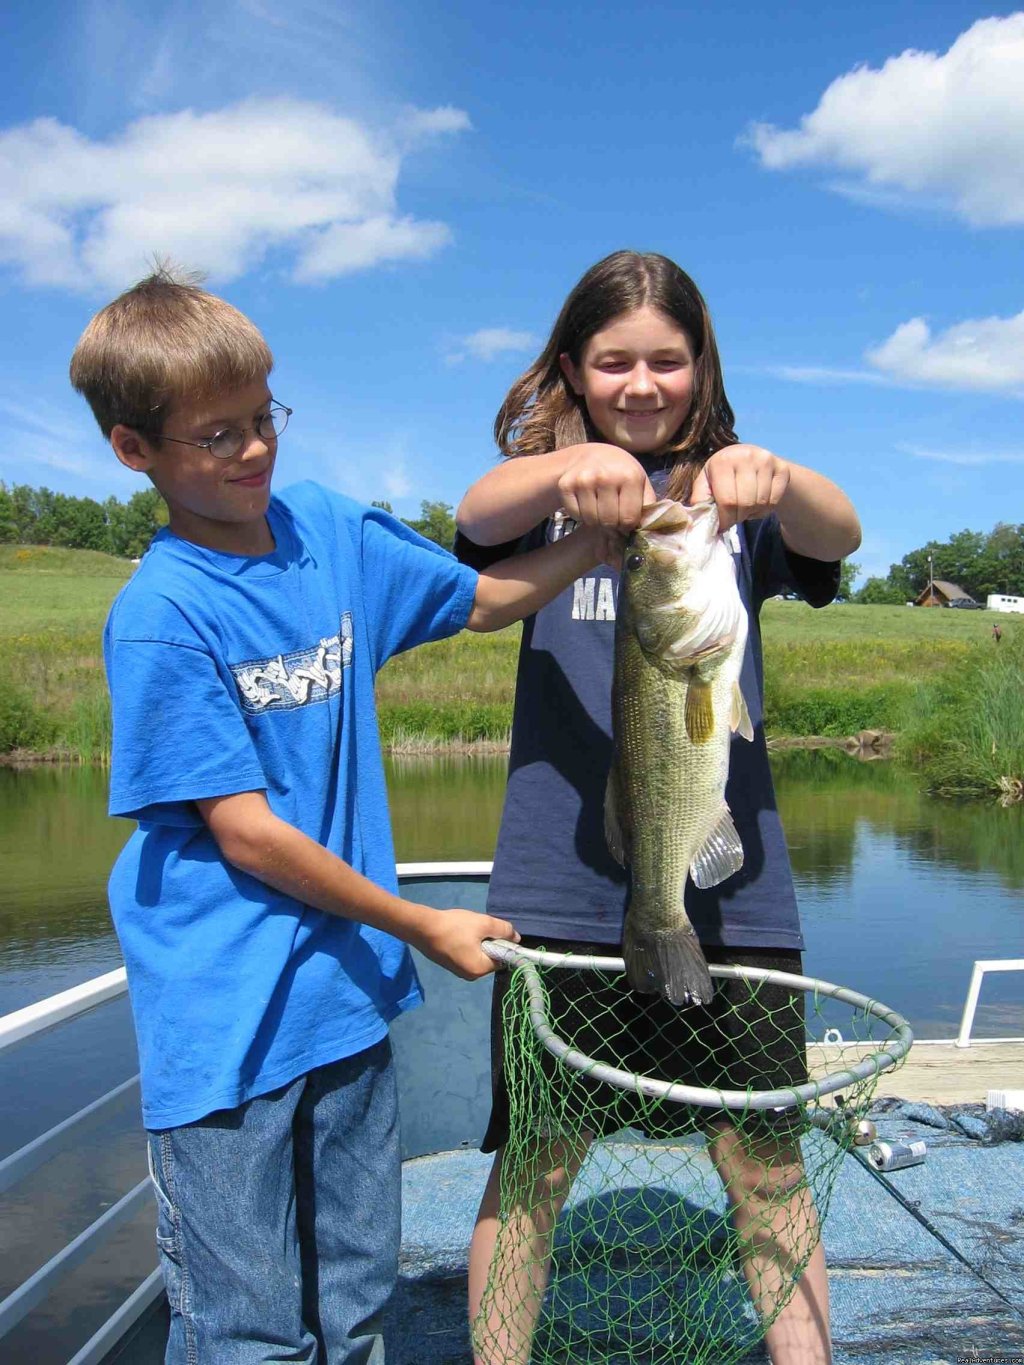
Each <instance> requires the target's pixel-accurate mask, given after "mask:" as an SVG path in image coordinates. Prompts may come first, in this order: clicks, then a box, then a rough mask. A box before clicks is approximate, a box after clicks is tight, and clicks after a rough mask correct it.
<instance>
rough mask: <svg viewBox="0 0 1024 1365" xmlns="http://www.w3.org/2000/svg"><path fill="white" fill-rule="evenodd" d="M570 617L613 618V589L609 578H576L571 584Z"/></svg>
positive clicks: (574, 618)
mask: <svg viewBox="0 0 1024 1365" xmlns="http://www.w3.org/2000/svg"><path fill="white" fill-rule="evenodd" d="M572 619H573V620H574V621H614V620H615V590H614V588H613V586H612V580H611V579H610V578H577V580H576V582H575V583H574V584H573V585H572Z"/></svg>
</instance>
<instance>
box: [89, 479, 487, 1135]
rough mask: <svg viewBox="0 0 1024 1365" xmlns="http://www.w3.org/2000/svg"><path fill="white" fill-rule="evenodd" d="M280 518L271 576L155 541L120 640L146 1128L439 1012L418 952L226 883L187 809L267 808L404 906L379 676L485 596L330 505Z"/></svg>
mask: <svg viewBox="0 0 1024 1365" xmlns="http://www.w3.org/2000/svg"><path fill="white" fill-rule="evenodd" d="M267 515H268V520H269V523H270V527H271V530H272V531H273V534H274V540H275V543H276V548H275V550H274V551H273V553H272V554H269V555H263V556H259V557H255V558H249V557H243V556H238V555H229V554H221V553H218V552H217V551H213V550H207V549H204V548H202V547H200V546H198V545H193V544H191V543H190V542H188V541H184V540H181V539H179V538H178V537H176V536H174V535H171V534H170V533H169V532H167V531H162V532H160V534H159V535H157V536H156V538H155V539H154V541H153V544H152V545H151V547H150V549H149V550H148V551H147V553H146V555H145V557H144V559H143V561H142V563H141V564H140V565H139V567H138V569H137V570H136V573H135V575H134V577H133V578H132V580H131V581H130V582H129V583H128V585H127V586H126V587H125V589H124V590H123V591H122V592H121V594H120V595H119V597H118V598H117V600H116V601H115V603H114V605H113V607H112V608H111V612H110V616H109V619H108V621H107V628H106V633H105V637H104V653H105V660H106V666H107V676H108V679H109V682H110V691H111V697H112V702H113V716H114V744H113V758H112V771H111V785H110V813H111V815H123V816H128V817H130V818H132V819H135V820H137V821H138V822H139V823H138V829H137V830H135V832H134V833H133V834H132V835H131V837H130V838H129V840H128V842H127V844H126V845H125V848H124V850H123V852H122V853H121V856H120V857H119V858H118V860H117V863H116V864H115V866H114V870H113V872H112V874H111V878H110V905H111V910H112V913H113V917H114V924H115V927H116V929H117V933H118V937H119V939H120V942H121V948H122V951H123V953H124V959H125V965H126V967H127V970H128V986H129V991H130V994H131V1001H132V1011H133V1014H134V1017H135V1027H136V1032H137V1035H138V1044H139V1059H140V1066H141V1074H142V1098H143V1116H144V1119H145V1123H146V1126H147V1127H149V1128H165V1127H174V1126H176V1125H178V1124H182V1123H189V1122H192V1121H194V1120H196V1119H199V1118H201V1117H202V1116H203V1115H205V1114H208V1113H211V1112H212V1111H213V1110H216V1109H223V1108H230V1107H234V1106H236V1105H238V1104H240V1103H242V1102H243V1101H244V1100H246V1099H250V1098H252V1097H253V1096H255V1095H259V1094H264V1093H266V1092H267V1091H269V1090H273V1089H275V1088H276V1087H278V1086H280V1085H284V1084H286V1083H288V1082H290V1081H292V1080H294V1079H295V1077H296V1076H299V1075H302V1074H303V1073H304V1072H306V1071H309V1070H310V1069H312V1068H313V1067H316V1066H319V1065H322V1064H324V1063H327V1062H331V1061H335V1060H337V1059H338V1058H341V1057H344V1056H348V1055H351V1054H352V1053H355V1052H358V1051H361V1050H362V1049H363V1048H366V1047H369V1046H371V1045H372V1044H373V1043H375V1042H377V1041H378V1040H379V1039H380V1038H381V1037H383V1035H384V1034H385V1032H386V1031H387V1024H388V1021H389V1020H390V1019H392V1018H393V1017H394V1016H395V1015H396V1014H398V1013H399V1012H400V1011H401V1010H404V1009H408V1008H409V1007H410V1006H412V1005H415V1004H417V1003H419V1001H420V1000H421V999H422V996H421V992H420V987H419V982H418V981H417V979H416V973H415V970H414V968H413V966H412V961H411V958H410V956H409V953H408V951H407V950H406V948H405V946H404V944H402V943H400V942H398V940H397V939H395V938H393V937H391V936H390V935H389V934H386V933H383V932H381V931H379V930H376V929H372V928H368V927H366V926H364V925H361V924H359V923H356V922H355V921H352V920H348V919H344V918H341V917H339V916H336V915H330V914H326V913H324V912H322V911H320V910H315V909H312V908H310V907H309V906H306V905H303V904H301V903H299V902H298V901H295V900H293V899H291V898H290V897H288V896H286V895H283V894H281V893H279V892H277V891H275V890H273V888H271V887H269V886H268V885H266V884H265V883H264V882H261V881H259V880H257V879H255V878H253V877H250V876H248V875H247V874H245V873H243V872H240V871H239V870H238V869H237V868H235V867H233V866H231V865H230V864H228V863H227V862H226V861H225V859H224V858H223V856H222V855H221V853H220V850H219V849H218V847H217V844H216V842H215V841H214V839H213V837H212V835H211V834H210V832H209V830H208V828H207V826H206V825H205V823H204V822H203V820H202V818H201V816H200V815H199V812H198V810H197V809H196V806H195V804H194V802H195V801H197V800H199V799H201V798H204V797H212V796H224V795H230V794H232V793H235V792H242V791H252V790H257V789H259V790H262V791H265V792H266V796H267V800H268V802H269V804H270V807H271V809H272V810H273V812H274V813H275V815H278V816H280V817H281V819H283V820H287V821H288V823H289V824H291V825H294V826H295V827H296V828H297V829H300V830H302V831H303V833H305V834H307V835H309V836H310V838H312V839H315V840H317V842H318V843H320V844H323V845H325V846H326V847H327V848H329V849H330V850H331V851H332V852H334V853H336V854H337V855H338V856H339V857H341V858H343V859H344V860H345V861H346V862H347V863H350V864H351V866H352V867H354V868H355V869H356V870H357V871H359V872H362V873H363V874H364V875H365V876H367V877H369V878H370V879H371V880H372V881H374V882H376V883H377V884H378V885H380V886H384V887H386V888H388V889H389V890H392V891H394V890H396V889H397V886H396V877H395V857H394V849H393V846H392V841H391V826H390V820H389V817H388V806H387V792H386V788H385V782H384V769H383V764H382V761H381V753H380V742H379V738H378V733H377V718H376V711H375V707H374V692H373V687H374V677H375V675H376V673H377V670H378V669H379V668H380V667H381V665H382V664H384V663H385V662H386V661H387V660H388V659H389V658H390V657H391V656H392V655H393V654H397V653H399V652H400V651H402V650H404V649H409V648H411V647H412V646H413V645H417V644H420V643H421V642H423V641H425V640H434V639H440V638H443V637H444V636H447V635H451V634H454V633H455V632H456V631H458V630H460V629H461V628H462V627H463V626H464V625H465V623H466V619H467V617H468V615H469V612H470V610H471V608H472V605H473V600H474V595H475V590H476V574H475V573H474V572H473V571H472V570H471V569H469V568H466V567H465V566H463V565H460V564H459V563H458V562H457V561H456V560H455V559H454V558H453V557H452V556H451V555H450V554H448V553H447V552H446V551H444V550H441V549H439V548H438V547H437V546H436V545H432V544H431V543H430V542H429V541H426V540H423V539H422V538H421V537H420V536H418V535H417V534H416V533H415V532H414V531H411V530H410V529H409V528H408V527H407V526H404V525H403V524H402V523H401V522H399V521H397V520H396V519H395V518H394V517H391V516H389V515H388V514H387V513H386V512H383V511H380V510H377V509H374V508H366V507H361V506H359V505H358V504H356V503H354V502H351V501H350V500H349V499H348V498H343V497H340V496H337V495H335V494H332V493H329V492H328V491H327V490H326V489H323V488H321V487H319V486H318V485H316V484H313V483H305V484H298V485H296V486H294V487H292V488H289V489H288V490H286V491H285V492H284V493H282V494H281V495H279V496H276V497H274V498H273V499H272V500H271V503H270V508H269V511H268V514H267Z"/></svg>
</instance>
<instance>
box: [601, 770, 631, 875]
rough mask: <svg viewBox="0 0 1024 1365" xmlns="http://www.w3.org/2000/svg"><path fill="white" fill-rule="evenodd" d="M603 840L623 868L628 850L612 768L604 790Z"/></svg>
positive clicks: (627, 858) (627, 856) (627, 857)
mask: <svg viewBox="0 0 1024 1365" xmlns="http://www.w3.org/2000/svg"><path fill="white" fill-rule="evenodd" d="M604 838H605V843H606V844H607V845H608V852H609V853H610V854H611V855H612V857H613V858H614V859H615V861H616V862H617V863H618V864H619V865H620V867H625V866H626V863H627V861H628V860H629V852H630V850H629V847H628V845H627V840H626V835H625V832H624V830H623V828H622V821H621V819H620V818H619V796H618V787H617V786H616V783H615V769H614V768H612V770H611V772H610V773H609V774H608V785H607V786H606V787H605V789H604Z"/></svg>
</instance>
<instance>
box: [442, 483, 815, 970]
mask: <svg viewBox="0 0 1024 1365" xmlns="http://www.w3.org/2000/svg"><path fill="white" fill-rule="evenodd" d="M652 478H653V479H655V480H656V476H652ZM569 525H570V526H571V525H572V523H569ZM561 530H562V527H561V526H560V525H559V523H558V522H557V521H556V520H555V519H549V520H548V521H547V522H545V523H544V524H543V525H541V526H539V527H537V528H535V529H534V530H533V531H532V532H530V533H529V534H528V535H526V536H524V537H523V539H522V540H521V541H518V542H509V543H507V544H505V545H497V546H491V547H488V548H484V547H481V546H478V545H474V544H473V543H472V542H471V541H468V540H467V539H466V538H465V537H462V536H459V537H457V538H456V542H455V553H456V554H457V555H458V556H459V558H460V559H462V560H464V561H465V562H467V563H470V564H472V565H474V567H476V568H483V567H485V566H486V565H488V564H491V563H494V562H496V561H497V560H500V559H502V558H505V557H507V556H508V555H510V554H515V553H521V552H523V551H524V550H528V549H532V548H534V547H535V546H537V545H540V544H543V543H544V542H545V540H550V539H552V538H553V537H556V536H557V535H558V534H559V533H560V532H561ZM731 539H732V542H733V545H734V560H735V564H736V577H737V583H738V585H739V590H740V596H741V598H742V600H743V604H744V606H745V607H746V609H747V616H748V622H749V626H750V629H749V632H748V635H747V647H746V653H745V654H744V658H743V668H742V673H741V676H740V686H741V688H742V691H743V697H744V700H745V701H746V704H747V710H748V711H749V712H750V720H751V723H752V725H753V727H754V739H753V742H751V741H748V740H745V739H743V738H741V737H740V736H738V735H733V738H732V744H731V748H730V759H729V780H728V783H727V785H726V800H727V801H728V803H729V806H730V809H731V810H732V815H733V819H734V821H735V823H736V828H737V831H738V832H739V835H740V838H741V840H742V843H743V851H744V862H743V867H742V868H741V870H740V871H739V872H737V873H736V874H734V875H733V876H732V877H730V878H728V880H726V881H724V882H722V883H721V884H720V885H719V886H715V887H711V888H710V889H708V890H705V891H701V890H700V889H699V888H698V887H696V886H694V884H693V882H692V880H689V879H688V880H687V884H686V906H687V913H688V915H689V917H690V919H691V921H692V922H693V925H694V928H695V929H696V931H697V934H698V937H699V938H700V939H701V941H702V942H704V943H708V944H719V945H723V946H727V947H750V948H759V947H761V948H802V947H803V938H802V936H801V933H800V923H799V918H798V915H797V905H796V896H795V893H794V890H793V877H792V873H791V871H790V865H789V855H788V853H787V851H786V842H785V838H784V837H783V833H782V826H781V823H780V821H779V814H778V811H777V809H776V805H775V792H774V788H773V786H772V778H771V771H770V769H769V766H768V752H767V748H766V745H765V737H764V723H763V710H764V705H763V698H764V685H763V680H762V664H761V635H760V629H759V624H758V612H759V611H760V608H761V604H762V603H763V602H764V601H765V599H766V598H768V597H771V596H773V595H774V594H775V593H778V592H782V591H786V590H789V591H793V590H795V591H797V592H799V593H800V594H801V596H803V597H804V598H806V600H807V601H808V602H810V603H811V604H812V605H814V606H824V605H825V604H826V603H827V602H830V601H831V600H832V598H833V597H834V596H835V594H836V591H837V589H838V585H839V565H838V564H834V563H823V562H821V561H819V560H816V559H807V558H805V557H804V556H802V555H798V554H795V553H794V552H793V551H792V550H789V549H787V548H786V546H785V545H784V543H783V541H782V535H781V531H780V529H779V524H778V520H777V519H776V518H775V517H774V516H770V517H766V518H765V519H764V520H762V521H754V522H743V523H741V524H740V525H739V526H738V527H737V528H736V534H735V535H734V536H732V537H731ZM617 598H618V574H617V573H616V572H615V571H614V570H613V569H610V568H608V567H607V566H606V565H601V566H599V567H598V568H596V569H594V570H592V571H591V573H589V574H587V575H586V576H585V577H583V578H580V579H577V580H576V582H575V583H574V584H573V585H572V587H570V588H567V589H566V590H565V592H563V593H562V594H561V595H560V596H558V597H556V598H555V599H554V600H553V601H552V602H550V603H548V605H547V606H546V607H543V608H542V609H541V610H540V611H539V612H537V614H536V615H535V616H532V617H530V618H528V619H527V620H526V621H525V622H524V624H523V640H522V646H521V649H520V653H519V672H518V676H517V679H516V697H515V710H514V713H513V720H512V752H511V756H510V760H509V774H508V788H507V791H506V796H505V806H504V810H503V812H502V819H501V827H500V830H499V833H498V843H497V848H496V850H495V855H494V871H493V873H492V876H491V884H490V894H489V897H488V902H487V909H488V911H489V913H490V914H492V915H500V916H502V917H504V918H506V919H509V920H511V921H512V923H513V924H514V925H515V926H516V928H517V929H518V930H519V931H520V933H523V934H535V935H539V936H541V937H545V936H546V937H550V938H553V939H554V938H560V939H576V940H580V941H583V942H591V943H602V944H605V943H607V944H612V943H614V944H619V943H621V942H622V925H623V917H624V915H625V909H626V903H627V893H628V874H627V873H626V872H624V871H623V869H622V868H621V867H620V866H619V864H618V863H617V862H615V860H614V859H613V858H612V856H611V854H610V853H609V852H608V846H607V844H606V842H605V835H604V794H605V787H606V785H607V780H608V769H609V767H610V766H611V761H612V739H611V728H612V721H611V680H612V667H613V655H614V640H615V614H616V603H617Z"/></svg>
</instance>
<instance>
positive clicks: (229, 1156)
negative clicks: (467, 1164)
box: [149, 1038, 401, 1365]
mask: <svg viewBox="0 0 1024 1365" xmlns="http://www.w3.org/2000/svg"><path fill="white" fill-rule="evenodd" d="M149 1157H150V1170H151V1173H152V1176H153V1183H154V1185H155V1187H156V1194H157V1208H158V1215H157V1245H158V1247H159V1249H160V1262H161V1268H162V1270H163V1274H164V1282H165V1284H166V1286H167V1297H168V1300H169V1302H170V1307H171V1330H170V1336H169V1339H168V1344H167V1356H166V1360H167V1365H256V1363H257V1362H271V1361H273V1362H283V1361H289V1362H291V1361H305V1362H308V1363H309V1365H312V1363H313V1362H316V1363H317V1365H383V1361H384V1341H383V1327H384V1320H385V1317H386V1310H387V1305H388V1300H389V1298H390V1296H391V1293H392V1290H393V1289H394V1285H395V1281H396V1279H397V1276H398V1249H399V1242H400V1238H401V1228H400V1216H401V1165H400V1154H399V1140H398V1103H397V1094H396V1087H395V1074H394V1067H393V1064H392V1061H391V1043H390V1040H389V1039H387V1038H384V1039H382V1040H381V1042H379V1043H377V1044H375V1045H374V1046H373V1047H371V1048H367V1049H366V1051H364V1052H360V1053H357V1054H356V1055H355V1056H354V1057H345V1058H343V1059H342V1060H341V1061H339V1062H333V1063H331V1064H330V1065H329V1066H323V1067H319V1068H318V1069H317V1070H315V1071H311V1072H309V1074H308V1075H305V1076H300V1077H299V1078H298V1080H296V1081H293V1082H292V1083H291V1084H290V1085H286V1086H283V1087H282V1088H281V1089H279V1090H274V1091H271V1092H270V1093H269V1094H267V1095H260V1096H258V1097H257V1098H256V1099H253V1100H249V1101H248V1102H247V1103H245V1104H243V1105H240V1106H239V1107H238V1108H237V1109H221V1110H218V1111H217V1112H216V1113H214V1114H207V1115H206V1117H205V1118H202V1119H200V1120H199V1121H198V1122H197V1123H190V1124H185V1125H184V1126H182V1127H180V1128H167V1129H162V1130H160V1131H154V1132H150V1133H149Z"/></svg>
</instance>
